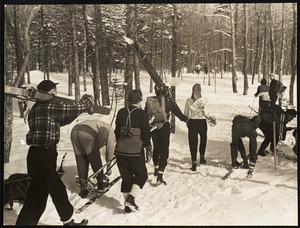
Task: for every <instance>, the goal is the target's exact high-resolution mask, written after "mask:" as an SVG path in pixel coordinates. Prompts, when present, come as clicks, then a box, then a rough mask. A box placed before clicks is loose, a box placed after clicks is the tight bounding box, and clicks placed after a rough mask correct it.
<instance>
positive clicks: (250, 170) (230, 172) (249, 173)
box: [221, 168, 254, 180]
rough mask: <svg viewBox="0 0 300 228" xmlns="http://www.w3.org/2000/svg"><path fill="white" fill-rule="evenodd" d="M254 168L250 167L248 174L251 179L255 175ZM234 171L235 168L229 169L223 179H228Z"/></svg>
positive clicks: (247, 176)
mask: <svg viewBox="0 0 300 228" xmlns="http://www.w3.org/2000/svg"><path fill="white" fill-rule="evenodd" d="M253 170H254V169H252V168H249V169H248V171H247V174H246V178H247V179H250V178H251V177H252V176H253ZM233 172H234V169H231V170H229V171H228V172H227V173H226V174H225V175H224V176H223V177H222V178H221V179H222V180H226V179H227V178H228V177H229V176H230V175H231V174H232V173H233Z"/></svg>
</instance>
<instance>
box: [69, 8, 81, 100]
mask: <svg viewBox="0 0 300 228" xmlns="http://www.w3.org/2000/svg"><path fill="white" fill-rule="evenodd" d="M70 14H71V28H72V42H73V57H74V61H73V62H74V79H75V100H76V101H79V100H80V81H79V58H78V47H77V29H76V11H75V8H74V7H71V8H70Z"/></svg>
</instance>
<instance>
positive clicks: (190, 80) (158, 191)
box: [3, 72, 298, 225]
mask: <svg viewBox="0 0 300 228" xmlns="http://www.w3.org/2000/svg"><path fill="white" fill-rule="evenodd" d="M36 75H38V73H37V72H32V73H31V80H32V81H34V80H35V81H36V82H37V83H38V82H39V81H40V80H41V79H38V76H36ZM34 76H36V77H34ZM223 77H224V78H223V79H219V78H217V83H218V87H217V89H216V90H217V93H216V94H215V93H214V81H213V80H212V85H211V86H208V85H207V84H205V85H203V84H202V78H201V79H200V81H199V77H198V76H196V75H194V74H184V75H183V79H181V81H180V85H179V86H178V87H177V88H176V97H177V103H178V105H179V107H180V108H181V110H182V111H183V109H184V104H185V100H186V98H188V97H189V96H190V94H191V88H192V86H193V84H194V83H196V82H200V83H201V84H202V95H203V97H205V98H207V100H208V104H207V106H206V107H207V111H208V113H210V114H214V115H215V117H216V118H217V125H216V126H215V127H210V126H208V142H207V148H206V160H207V165H201V166H199V164H198V166H197V171H196V172H192V171H191V170H190V169H189V168H190V167H191V158H190V153H189V147H188V142H187V127H186V124H185V123H183V122H181V121H180V120H178V119H176V134H171V140H170V155H169V161H168V166H167V168H166V170H165V174H164V179H165V180H166V182H167V185H163V184H162V185H159V186H155V184H154V183H155V182H156V177H154V176H153V171H154V167H153V163H152V161H151V162H150V163H149V164H147V169H148V175H149V179H148V181H147V183H146V184H145V186H144V188H143V189H142V191H141V193H140V195H138V197H137V199H136V203H137V205H138V206H139V207H140V210H139V211H137V212H134V213H130V214H124V212H123V209H124V205H123V203H124V199H123V195H122V193H121V192H120V184H121V181H119V182H117V183H116V184H115V185H114V186H113V187H112V188H111V189H110V191H109V192H107V193H106V194H105V195H104V196H102V197H101V198H99V199H97V200H96V201H95V202H94V203H93V204H92V205H90V206H89V207H88V208H87V209H86V210H85V211H84V212H82V213H80V214H74V217H75V218H76V219H78V220H79V219H83V218H87V219H89V223H88V225H296V224H298V209H297V208H298V203H297V201H298V198H297V196H298V187H297V181H298V179H297V162H295V161H291V160H288V159H286V158H284V157H283V158H281V162H280V164H278V165H277V170H274V161H273V159H274V158H273V157H272V156H266V157H260V156H259V157H258V160H257V164H256V167H255V169H254V173H253V177H252V178H251V179H246V174H247V170H245V169H237V170H234V171H233V173H232V174H231V175H230V176H229V177H228V178H227V179H226V180H222V179H221V178H222V177H223V176H224V175H225V174H226V173H227V172H228V171H229V169H230V168H231V159H230V137H231V124H232V122H231V121H232V118H233V117H234V116H235V115H237V114H242V115H250V109H249V108H248V105H252V102H253V99H254V96H253V94H254V93H255V92H256V88H257V86H258V85H259V84H258V83H255V84H254V85H251V84H250V85H249V92H248V94H249V95H248V96H243V95H241V94H240V93H241V92H242V86H240V85H241V84H242V83H243V80H242V77H240V79H239V81H238V82H237V83H238V88H239V92H240V93H238V94H233V93H232V88H231V78H230V77H231V76H230V74H228V75H224V76H223ZM51 79H52V80H53V81H59V82H60V84H59V86H58V90H59V92H60V91H63V92H62V93H63V94H64V95H66V90H64V89H63V88H64V87H65V88H67V86H66V83H67V81H66V80H65V79H63V77H61V75H55V74H54V75H51ZM62 79H63V80H62ZM287 81H288V80H287ZM148 82H149V77H148V75H147V74H145V73H142V74H141V85H142V90H143V93H144V98H145V97H147V96H148V95H151V94H149V93H148V91H149V85H148ZM206 82H207V79H206ZM88 85H89V86H90V84H88ZM285 85H287V83H285ZM87 93H91V88H90V87H88V92H87ZM82 94H83V93H82ZM286 94H288V91H287V92H286ZM220 97H221V99H220ZM14 103H16V102H14ZM254 104H255V105H254V108H255V109H258V99H256V100H255V102H254ZM122 105H123V103H121V104H120V105H119V106H118V109H119V108H121V107H122ZM15 110H17V109H15ZM112 113H113V112H112ZM253 115H254V113H253V112H252V116H253ZM86 118H92V119H94V118H95V119H97V118H99V119H101V120H103V121H105V122H107V123H110V122H111V118H112V116H102V115H97V114H94V115H92V116H89V115H88V114H82V115H80V116H79V117H78V118H77V120H75V121H74V122H73V123H72V124H70V125H68V126H65V127H63V128H62V129H61V141H60V143H59V145H58V151H59V155H58V160H57V161H58V165H60V162H61V158H62V156H63V155H64V153H65V152H67V156H66V159H65V162H64V170H65V174H64V176H63V178H62V180H63V181H64V183H65V185H66V187H67V191H68V195H69V198H70V202H71V203H72V204H73V205H74V207H75V210H76V209H77V208H79V207H80V206H81V205H83V204H84V203H85V202H86V201H87V199H81V198H80V197H79V196H78V195H77V193H78V191H79V188H78V186H77V184H76V182H75V176H76V174H77V168H76V162H75V157H74V154H73V149H72V145H71V142H70V131H71V129H72V127H73V126H74V125H75V124H76V123H77V122H79V121H81V120H84V119H86ZM296 124H297V121H294V122H293V123H292V125H294V126H296ZM113 126H114V124H113ZM16 129H17V130H16ZM27 131H28V126H27V124H24V122H23V119H20V118H18V113H17V112H16V113H15V116H14V129H13V142H12V150H11V155H10V163H7V164H5V165H4V171H5V172H4V177H5V178H7V177H8V175H9V174H11V173H16V172H26V155H27V150H28V146H27V145H24V143H23V144H22V143H21V140H25V135H26V133H27ZM290 134H291V133H289V135H288V137H287V141H289V140H290V141H289V142H292V139H291V136H290ZM257 139H258V146H260V143H261V141H262V138H260V137H258V138H257ZM243 141H244V144H245V148H246V150H247V151H248V148H249V146H248V140H247V139H244V140H243ZM286 149H287V150H291V148H290V147H288V148H286ZM101 154H102V156H103V151H101ZM197 156H198V162H199V154H198V155H197ZM239 159H240V158H239ZM240 160H241V159H240ZM112 170H113V174H112V176H110V180H113V179H114V178H115V177H116V176H118V175H119V172H118V169H117V167H116V166H114V167H113V169H112ZM90 171H91V170H90ZM90 174H91V173H90ZM48 201H49V202H48V204H47V208H46V210H45V212H44V214H43V216H42V217H41V219H40V223H39V225H49V224H51V225H61V222H60V221H59V217H58V215H57V212H56V210H55V208H54V206H53V203H52V202H51V197H49V199H48ZM21 206H22V204H19V203H14V210H4V213H3V215H4V223H5V224H14V223H15V220H16V216H17V214H18V212H19V210H20V208H21Z"/></svg>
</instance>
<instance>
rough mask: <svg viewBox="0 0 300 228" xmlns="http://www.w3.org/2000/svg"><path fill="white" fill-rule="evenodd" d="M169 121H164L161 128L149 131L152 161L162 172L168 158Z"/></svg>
mask: <svg viewBox="0 0 300 228" xmlns="http://www.w3.org/2000/svg"><path fill="white" fill-rule="evenodd" d="M170 134H171V132H170V123H169V122H165V123H164V125H163V126H162V128H161V129H157V130H154V131H152V132H151V138H152V142H153V158H152V159H153V163H154V166H158V171H159V172H161V173H163V172H164V170H165V168H166V166H167V163H168V158H169V146H170Z"/></svg>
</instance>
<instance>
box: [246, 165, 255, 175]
mask: <svg viewBox="0 0 300 228" xmlns="http://www.w3.org/2000/svg"><path fill="white" fill-rule="evenodd" d="M254 167H255V164H254V163H253V162H250V163H249V170H248V173H247V176H246V178H251V177H252V176H253V171H254Z"/></svg>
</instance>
